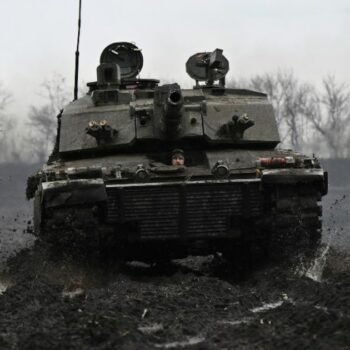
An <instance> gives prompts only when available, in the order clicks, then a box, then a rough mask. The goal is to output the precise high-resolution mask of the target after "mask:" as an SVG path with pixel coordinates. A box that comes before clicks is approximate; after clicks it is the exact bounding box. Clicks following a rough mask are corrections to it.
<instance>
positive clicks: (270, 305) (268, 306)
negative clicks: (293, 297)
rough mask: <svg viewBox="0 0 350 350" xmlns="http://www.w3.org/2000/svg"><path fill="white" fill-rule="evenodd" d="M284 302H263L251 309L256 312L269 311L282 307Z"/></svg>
mask: <svg viewBox="0 0 350 350" xmlns="http://www.w3.org/2000/svg"><path fill="white" fill-rule="evenodd" d="M282 304H283V301H282V300H281V301H277V302H275V303H266V304H263V305H262V306H259V307H255V308H253V309H250V311H251V312H254V313H259V312H263V311H267V310H272V309H276V308H278V307H280V306H281V305H282Z"/></svg>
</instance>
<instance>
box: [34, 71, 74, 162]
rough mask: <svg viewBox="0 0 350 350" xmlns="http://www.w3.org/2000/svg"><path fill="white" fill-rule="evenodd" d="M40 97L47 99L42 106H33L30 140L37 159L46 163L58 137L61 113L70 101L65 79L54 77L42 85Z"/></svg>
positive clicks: (58, 76)
mask: <svg viewBox="0 0 350 350" xmlns="http://www.w3.org/2000/svg"><path fill="white" fill-rule="evenodd" d="M40 95H41V96H42V97H43V98H44V99H45V104H44V105H42V106H39V107H37V106H31V107H30V110H29V115H28V118H29V125H30V127H31V133H30V140H31V141H32V142H31V144H32V149H33V152H34V154H35V156H36V158H37V159H38V160H40V161H44V160H45V159H46V158H47V156H48V154H49V152H50V151H51V149H52V147H53V143H54V139H55V135H56V128H57V119H56V116H57V115H58V113H59V111H60V110H61V109H62V108H63V107H64V105H66V104H67V102H68V101H69V93H68V89H67V85H66V81H65V78H63V77H62V76H60V75H54V76H53V77H52V78H51V79H50V80H46V81H45V82H44V83H43V84H42V91H41V93H40Z"/></svg>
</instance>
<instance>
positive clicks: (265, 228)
mask: <svg viewBox="0 0 350 350" xmlns="http://www.w3.org/2000/svg"><path fill="white" fill-rule="evenodd" d="M142 65H143V57H142V54H141V51H140V49H139V48H138V47H136V46H135V45H134V44H131V43H127V42H120V43H113V44H111V45H109V46H107V47H106V48H105V50H104V51H103V52H102V54H101V60H100V65H99V66H98V68H97V81H96V82H92V83H89V84H88V87H89V91H88V93H87V95H86V96H85V97H82V98H80V99H78V100H76V101H73V102H72V103H70V104H69V105H68V106H66V107H65V109H64V110H63V112H62V113H61V114H60V115H59V117H58V133H57V140H56V145H55V149H54V151H53V153H52V155H51V157H50V159H49V161H48V163H47V165H45V166H44V167H43V169H42V171H40V172H39V174H38V175H36V176H35V177H33V178H32V179H31V181H30V182H29V185H30V186H29V187H28V196H29V197H34V207H35V210H34V223H35V233H36V234H37V235H38V236H40V237H41V238H42V239H46V240H48V241H51V242H54V243H55V244H62V247H63V249H64V247H65V244H66V243H68V246H69V245H70V244H73V243H74V245H75V246H78V247H79V245H80V247H81V249H91V250H97V249H102V250H105V249H106V248H108V252H109V254H111V255H115V256H116V257H118V258H122V259H139V260H145V261H156V260H159V259H172V258H179V257H184V256H187V255H189V254H210V253H214V252H222V253H223V254H224V255H225V256H226V257H227V258H228V259H230V260H231V259H232V260H234V259H236V258H237V257H238V256H242V255H245V256H246V257H250V256H251V255H252V254H255V252H258V251H260V252H264V254H265V253H266V254H269V255H271V256H276V255H279V254H280V253H281V252H282V251H284V250H286V249H287V248H286V247H288V249H289V248H291V249H299V248H300V247H313V246H315V245H316V244H317V243H318V242H319V240H320V237H321V205H320V200H321V196H322V195H324V194H326V192H327V176H326V174H325V173H324V171H323V170H322V168H321V166H320V164H319V161H318V160H317V159H316V158H314V157H308V156H305V155H302V154H299V153H295V152H293V151H291V150H280V149H277V148H276V146H277V145H278V144H279V142H280V139H279V134H278V130H277V125H276V120H275V117H274V113H273V109H272V106H271V104H270V103H269V101H268V99H267V96H266V95H265V94H264V93H261V92H256V91H249V90H244V89H227V88H225V76H226V74H227V72H228V70H229V62H228V60H227V59H226V58H225V56H223V52H222V50H220V49H216V50H214V51H213V52H201V53H197V54H195V55H193V56H191V57H190V58H189V60H188V61H187V63H186V70H187V72H188V74H189V75H190V76H191V77H192V78H193V79H194V80H195V86H194V87H193V89H181V87H180V85H178V84H177V83H174V84H167V85H162V86H160V85H159V81H158V80H155V79H140V78H138V76H139V73H140V71H141V68H142ZM256 254H258V253H256ZM282 255H283V254H282Z"/></svg>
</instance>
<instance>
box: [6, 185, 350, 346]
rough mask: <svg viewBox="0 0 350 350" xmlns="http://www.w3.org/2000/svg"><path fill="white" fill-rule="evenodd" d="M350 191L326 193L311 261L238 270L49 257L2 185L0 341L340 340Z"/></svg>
mask: <svg viewBox="0 0 350 350" xmlns="http://www.w3.org/2000/svg"><path fill="white" fill-rule="evenodd" d="M11 181H14V180H11V179H9V178H8V179H7V180H6V179H5V180H3V182H2V184H3V185H4V182H7V184H8V185H7V186H9V185H11V183H12V182H11ZM16 186H17V184H16ZM16 186H15V184H13V187H16ZM19 187H21V185H19ZM16 188H17V187H16ZM348 192H350V191H349V190H348V189H344V188H334V189H333V190H332V191H331V194H330V196H329V197H328V198H327V200H326V201H325V204H324V208H325V209H324V210H325V229H324V244H323V246H322V247H321V248H320V250H319V252H318V254H317V257H316V258H315V259H314V260H313V261H312V262H311V264H309V265H308V266H304V264H303V262H302V261H301V260H300V259H298V257H295V259H294V261H293V262H291V263H288V265H285V266H283V265H278V266H276V265H275V264H270V265H260V266H256V268H255V270H254V272H252V273H251V274H249V275H246V276H243V277H242V276H239V275H238V274H237V273H235V271H233V270H232V269H231V268H230V267H229V266H228V265H227V264H226V263H225V262H224V261H222V260H221V259H220V257H215V258H214V257H212V256H209V257H200V258H194V257H189V258H187V259H184V260H177V261H174V262H173V263H172V264H171V265H170V266H150V265H146V264H142V263H136V262H133V263H128V264H116V263H115V264H112V263H110V264H108V265H107V264H101V263H99V262H97V261H90V262H89V263H87V262H86V261H85V262H81V261H76V260H75V259H74V258H69V259H68V258H65V259H62V258H60V259H59V258H53V257H52V256H51V255H49V254H48V252H47V250H46V249H45V247H43V246H41V245H40V244H39V243H37V242H35V240H34V238H33V236H32V235H31V234H30V233H28V229H27V227H28V226H29V227H30V226H31V223H30V205H27V204H24V202H23V201H22V199H21V198H20V197H18V198H17V199H15V200H14V199H13V198H12V199H11V200H10V199H9V200H6V198H4V196H5V192H4V191H3V192H0V193H1V195H2V196H3V198H0V199H1V200H0V219H1V225H0V244H1V250H0V252H1V253H0V268H1V273H0V349H281V348H283V349H330V348H332V349H348V348H349V344H350V238H349V233H348V232H350V230H349V227H348V226H349V219H347V218H348V212H347V211H348V208H349V198H348ZM1 195H0V197H1ZM12 197H14V196H12Z"/></svg>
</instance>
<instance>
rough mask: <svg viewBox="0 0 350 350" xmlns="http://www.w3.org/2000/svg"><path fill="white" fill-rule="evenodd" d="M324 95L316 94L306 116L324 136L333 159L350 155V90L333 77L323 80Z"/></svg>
mask: <svg viewBox="0 0 350 350" xmlns="http://www.w3.org/2000/svg"><path fill="white" fill-rule="evenodd" d="M323 89H324V91H323V93H320V94H319V93H315V94H314V96H313V103H312V105H311V106H310V108H309V112H308V113H307V114H306V116H307V117H308V120H309V121H310V123H311V125H312V126H313V128H314V130H315V131H316V132H317V133H318V134H319V136H322V139H323V141H324V142H325V143H326V148H327V149H328V150H329V156H330V157H332V158H339V157H347V156H349V155H350V150H349V146H350V125H349V124H350V90H349V87H348V86H346V85H345V84H344V83H339V82H337V81H336V80H335V78H334V77H333V76H328V77H327V78H325V79H324V80H323Z"/></svg>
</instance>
